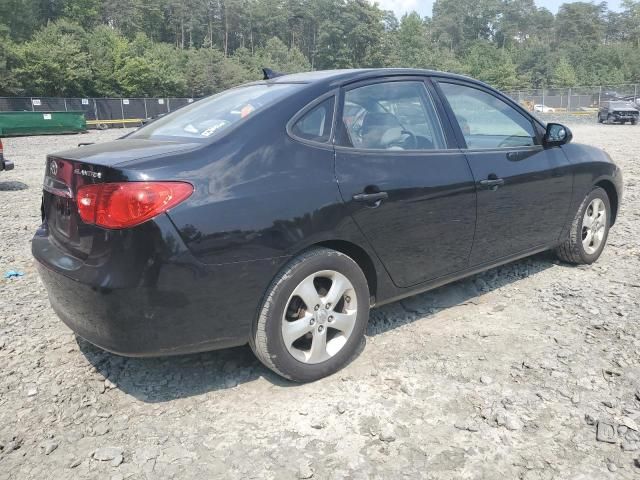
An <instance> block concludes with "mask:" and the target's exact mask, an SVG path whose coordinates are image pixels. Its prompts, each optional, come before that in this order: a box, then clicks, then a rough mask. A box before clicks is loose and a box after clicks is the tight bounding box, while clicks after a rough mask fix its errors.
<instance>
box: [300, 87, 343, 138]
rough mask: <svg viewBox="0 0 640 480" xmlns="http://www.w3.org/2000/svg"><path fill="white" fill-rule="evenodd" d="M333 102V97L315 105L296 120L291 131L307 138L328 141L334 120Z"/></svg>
mask: <svg viewBox="0 0 640 480" xmlns="http://www.w3.org/2000/svg"><path fill="white" fill-rule="evenodd" d="M333 104H334V99H333V97H331V98H327V99H326V100H325V101H323V102H321V103H320V104H318V105H316V106H315V107H313V108H312V109H311V110H309V111H308V112H307V113H305V114H304V115H303V116H302V117H300V118H299V119H298V120H297V121H296V123H295V124H294V125H293V128H292V129H291V133H292V134H293V135H295V136H296V137H298V138H303V139H305V140H312V141H314V142H321V143H326V142H328V141H329V136H330V135H331V124H332V122H333Z"/></svg>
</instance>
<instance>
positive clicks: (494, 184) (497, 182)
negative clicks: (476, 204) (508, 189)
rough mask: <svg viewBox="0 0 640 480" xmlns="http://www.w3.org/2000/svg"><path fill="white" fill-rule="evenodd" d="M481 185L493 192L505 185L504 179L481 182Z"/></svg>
mask: <svg viewBox="0 0 640 480" xmlns="http://www.w3.org/2000/svg"><path fill="white" fill-rule="evenodd" d="M480 185H482V186H483V187H485V188H489V189H491V190H495V189H497V188H498V187H500V186H502V185H504V179H503V178H488V179H487V180H480Z"/></svg>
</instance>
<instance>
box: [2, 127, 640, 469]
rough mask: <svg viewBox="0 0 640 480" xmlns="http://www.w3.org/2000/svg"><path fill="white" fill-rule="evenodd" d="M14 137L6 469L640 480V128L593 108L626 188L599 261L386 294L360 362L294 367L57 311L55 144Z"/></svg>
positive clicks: (588, 138)
mask: <svg viewBox="0 0 640 480" xmlns="http://www.w3.org/2000/svg"><path fill="white" fill-rule="evenodd" d="M120 134H122V131H121V130H120V131H105V132H93V133H89V134H85V135H81V136H46V137H28V138H15V139H14V138H11V139H6V140H5V154H6V155H7V157H8V158H11V159H13V160H14V161H15V163H16V170H15V171H13V172H8V173H0V274H2V276H3V275H4V273H5V272H6V271H8V270H18V271H21V272H23V273H24V275H23V276H21V277H17V278H12V279H4V278H2V276H0V479H9V478H10V479H23V478H37V479H45V478H53V479H62V478H101V479H102V478H105V479H114V480H115V479H125V478H130V479H163V478H180V479H202V478H243V479H246V478H268V479H287V478H302V479H305V478H315V479H334V478H335V479H338V478H350V479H368V478H393V479H397V478H428V479H480V478H486V479H498V478H504V479H527V480H529V479H576V480H577V479H585V480H586V479H606V478H633V479H640V431H639V428H640V323H639V322H640V244H639V242H638V238H639V236H640V127H631V126H613V125H612V126H608V125H606V126H598V125H585V124H582V125H575V129H574V135H575V141H577V142H584V143H590V144H593V145H597V146H599V147H602V148H604V149H606V150H607V151H608V152H609V153H610V154H611V155H612V156H613V158H614V159H615V160H616V161H617V162H618V163H619V165H621V166H622V168H623V169H624V174H625V183H626V191H625V197H624V201H623V206H622V210H621V212H620V215H619V219H618V222H617V224H616V226H615V228H614V229H613V230H612V232H611V235H610V237H609V245H608V246H607V248H606V249H605V251H604V254H603V256H602V257H601V259H600V261H599V262H598V263H596V264H595V265H592V266H587V267H572V266H568V265H563V264H560V263H559V262H558V261H556V260H555V258H554V257H553V255H551V254H542V255H537V256H535V257H532V258H529V259H526V260H523V261H520V262H517V263H513V264H510V265H507V266H504V267H500V268H497V269H493V270H490V271H488V272H486V273H483V274H481V275H477V276H474V277H472V278H470V279H468V280H465V281H461V282H457V283H455V284H453V285H450V286H447V287H443V288H439V289H437V290H435V291H432V292H429V293H427V294H423V295H420V296H417V297H414V298H411V299H407V300H404V301H402V302H398V303H395V304H392V305H389V306H385V307H382V308H380V309H377V310H374V311H373V312H372V319H371V323H370V326H369V330H368V335H367V345H366V347H365V349H364V351H363V352H362V354H361V355H360V356H359V358H358V359H357V360H355V361H354V362H353V363H352V364H351V365H350V366H348V367H347V368H345V369H344V370H342V371H341V372H339V373H338V374H336V375H334V376H333V377H331V378H328V379H325V380H322V381H319V382H316V383H314V384H308V385H294V384H290V383H287V382H285V381H283V380H281V379H280V378H278V377H276V376H275V375H273V374H272V373H270V372H269V371H268V370H267V369H265V368H264V367H262V366H261V365H260V364H259V363H258V362H257V360H255V359H254V357H253V355H252V354H251V351H250V350H249V349H248V348H238V349H233V350H225V351H219V352H212V353H206V354H199V355H189V356H181V357H172V358H158V359H127V358H122V357H118V356H115V355H112V354H109V353H105V352H103V351H100V350H99V349H97V348H95V347H92V346H91V345H89V344H87V343H86V342H84V341H82V340H80V339H76V337H75V336H74V335H73V334H72V333H71V332H70V331H69V330H68V329H67V327H65V326H64V325H63V324H62V323H61V322H60V321H59V320H58V319H57V317H56V316H55V314H54V313H53V312H52V311H51V309H50V307H49V305H48V301H47V298H46V293H45V290H44V288H43V286H42V285H41V283H40V281H39V279H38V277H37V274H36V271H35V269H34V266H33V263H32V259H31V255H30V239H31V236H32V234H33V232H34V230H35V229H36V227H37V225H38V223H39V220H40V211H39V207H40V192H41V187H40V185H41V181H42V176H43V171H44V163H43V162H44V155H45V154H46V153H47V152H50V151H56V150H61V149H64V148H68V147H71V146H74V145H75V144H77V143H78V142H81V141H82V142H85V141H106V140H109V139H112V138H115V137H116V136H118V135H120Z"/></svg>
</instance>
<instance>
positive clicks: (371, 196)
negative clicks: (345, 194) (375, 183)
mask: <svg viewBox="0 0 640 480" xmlns="http://www.w3.org/2000/svg"><path fill="white" fill-rule="evenodd" d="M387 198H389V194H388V193H387V192H376V193H356V194H355V195H354V196H353V199H354V200H355V201H356V202H367V203H374V202H379V201H381V200H386V199H387Z"/></svg>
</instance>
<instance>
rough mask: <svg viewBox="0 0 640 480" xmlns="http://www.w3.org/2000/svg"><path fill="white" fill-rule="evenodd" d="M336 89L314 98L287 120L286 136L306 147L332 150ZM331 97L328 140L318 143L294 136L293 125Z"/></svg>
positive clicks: (336, 108) (336, 109) (336, 98)
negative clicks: (331, 107)
mask: <svg viewBox="0 0 640 480" xmlns="http://www.w3.org/2000/svg"><path fill="white" fill-rule="evenodd" d="M338 93H339V91H338V89H337V88H335V89H333V90H330V91H328V92H326V93H323V94H322V95H320V96H319V97H317V98H315V99H314V100H312V101H311V102H309V103H307V104H306V105H305V106H304V107H302V108H301V109H300V110H298V112H297V113H296V114H295V115H294V116H293V117H291V119H289V121H288V122H287V125H286V131H287V135H289V137H290V138H291V139H293V140H295V141H296V142H300V143H304V144H306V145H311V146H314V147H325V148H326V147H330V148H333V143H334V136H335V131H336V127H335V125H336V115H337V111H338ZM331 97H333V112H332V115H333V117H332V119H331V130H330V132H329V138H328V139H327V141H326V142H319V141H317V140H309V139H308V138H302V137H299V136H298V135H296V134H295V133H293V127H294V125H295V124H296V123H297V121H298V120H300V119H301V118H302V117H304V116H305V115H306V114H307V113H309V112H310V111H311V110H313V109H314V108H315V107H317V106H318V105H320V104H321V103H323V102H325V101H326V100H328V99H330V98H331Z"/></svg>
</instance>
